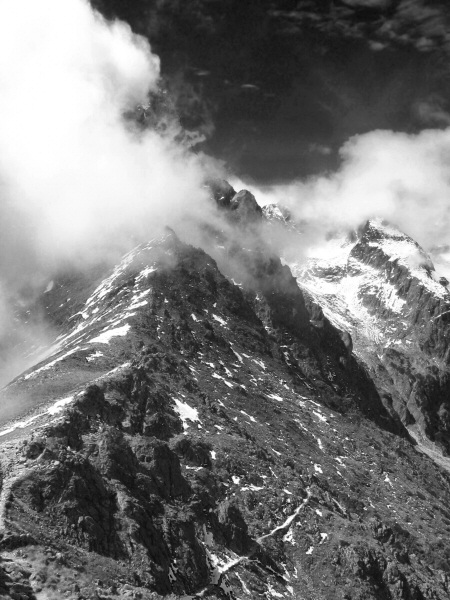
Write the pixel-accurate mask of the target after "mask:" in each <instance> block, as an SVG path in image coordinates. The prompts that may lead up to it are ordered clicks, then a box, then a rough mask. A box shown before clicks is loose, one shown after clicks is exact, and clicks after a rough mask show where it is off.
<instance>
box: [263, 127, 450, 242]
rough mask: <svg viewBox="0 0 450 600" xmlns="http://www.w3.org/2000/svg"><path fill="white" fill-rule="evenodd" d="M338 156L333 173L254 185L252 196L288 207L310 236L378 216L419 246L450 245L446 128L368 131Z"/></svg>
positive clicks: (449, 139) (449, 146) (449, 136)
mask: <svg viewBox="0 0 450 600" xmlns="http://www.w3.org/2000/svg"><path fill="white" fill-rule="evenodd" d="M341 158H342V164H341V167H340V169H339V170H338V171H337V172H334V173H329V174H326V175H322V176H319V177H314V178H310V179H309V180H306V181H296V182H292V183H288V184H285V185H280V186H275V187H272V188H265V189H262V190H257V189H256V190H255V194H256V197H257V198H262V202H263V203H269V202H279V203H280V204H283V205H285V206H287V207H288V208H290V209H291V210H292V211H293V213H294V214H295V216H296V218H297V219H300V220H304V221H306V222H307V223H308V224H309V228H310V230H311V232H313V231H314V232H315V233H316V234H317V235H319V234H323V235H325V234H326V233H328V232H329V231H332V230H336V229H346V228H347V229H353V228H356V227H358V226H359V225H361V224H362V223H363V222H364V221H365V220H367V219H369V218H372V217H380V218H383V219H386V220H388V221H390V222H392V223H394V224H396V225H397V226H398V227H400V228H401V229H402V230H403V231H405V232H406V233H408V234H409V235H411V236H412V237H413V238H414V239H415V240H416V241H418V242H419V243H420V244H422V245H423V246H425V247H426V248H431V247H433V246H435V245H438V244H450V129H446V130H424V131H422V132H421V133H419V134H417V135H408V134H405V133H396V132H392V131H381V130H380V131H373V132H370V133H367V134H364V135H359V136H355V137H353V138H351V139H350V140H349V141H348V142H347V143H346V144H345V145H344V146H343V148H342V149H341ZM307 237H308V236H307Z"/></svg>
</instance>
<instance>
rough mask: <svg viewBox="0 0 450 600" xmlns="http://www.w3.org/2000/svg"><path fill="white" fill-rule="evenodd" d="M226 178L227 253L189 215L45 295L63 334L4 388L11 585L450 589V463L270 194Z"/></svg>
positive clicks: (12, 591)
mask: <svg viewBox="0 0 450 600" xmlns="http://www.w3.org/2000/svg"><path fill="white" fill-rule="evenodd" d="M214 196H215V199H216V202H217V203H218V206H219V210H220V211H222V215H223V228H222V229H212V228H205V229H204V236H205V243H204V244H203V246H204V247H205V248H208V253H206V252H205V251H204V250H200V249H198V248H195V247H193V246H190V245H188V244H186V243H183V242H182V241H180V239H179V238H178V237H177V235H176V234H175V233H174V232H172V231H168V232H166V233H165V234H164V235H163V236H161V237H160V238H158V239H155V240H152V241H151V242H149V243H148V244H144V245H141V246H138V247H137V248H135V249H134V250H133V251H131V252H130V253H129V254H127V255H126V256H125V257H124V258H123V259H122V261H121V262H120V264H118V265H117V266H116V268H115V269H114V270H113V271H112V272H110V273H107V274H105V275H104V276H103V275H99V272H96V273H95V274H92V277H89V276H86V275H85V276H84V277H78V276H75V275H73V274H72V275H70V276H69V275H67V274H65V275H64V276H61V277H59V278H56V279H55V280H54V281H53V284H52V285H51V286H48V291H47V292H46V293H45V295H44V296H43V298H42V299H41V304H42V306H44V307H47V310H48V313H49V316H51V317H52V318H53V321H54V324H55V325H56V326H59V327H60V331H61V335H60V337H59V339H58V340H57V341H56V342H55V345H54V347H53V348H52V349H51V350H49V353H48V356H47V358H46V359H45V360H43V361H42V362H40V363H38V364H36V365H35V366H34V367H33V368H32V369H30V370H28V371H27V372H25V373H23V374H22V375H21V376H20V377H18V378H16V379H15V380H14V381H13V382H11V383H10V384H9V385H8V386H7V387H6V388H4V389H3V390H2V392H1V398H0V403H1V404H0V406H1V409H2V414H3V415H6V417H4V421H5V418H9V419H10V421H9V422H8V423H5V422H4V423H3V427H2V428H1V429H0V440H1V442H0V463H1V475H2V487H1V492H0V527H1V540H0V547H1V550H2V562H1V564H0V597H5V598H14V599H21V600H24V599H42V600H43V599H49V598H58V599H60V598H73V599H77V600H81V599H83V598H84V599H94V598H102V599H105V600H106V599H107V598H148V599H151V598H153V599H157V598H172V599H174V598H184V599H188V598H191V599H193V598H210V599H219V598H234V599H238V598H239V599H241V598H249V599H252V598H268V599H270V598H272V599H275V598H297V599H305V600H316V599H321V600H325V599H326V600H328V599H334V598H336V599H338V598H339V599H344V598H345V599H357V598H358V599H361V600H362V599H372V598H374V599H375V598H376V599H391V598H403V599H405V600H406V599H417V600H419V599H423V598H427V599H432V598H433V599H442V600H444V599H447V598H449V595H450V568H449V558H450V542H449V535H448V534H449V532H450V511H449V503H450V475H449V473H448V472H446V471H445V470H444V469H442V468H441V467H439V466H438V465H437V464H436V463H435V462H433V461H432V460H431V459H430V458H429V457H427V456H425V455H423V454H422V453H420V452H418V450H417V449H416V447H415V445H414V443H413V441H412V439H411V438H410V437H409V435H408V432H407V430H406V428H405V426H404V424H402V422H401V421H400V418H399V415H400V417H402V414H400V411H396V410H394V409H393V408H392V407H390V406H389V404H388V403H386V398H385V397H384V396H383V394H384V389H383V390H382V394H381V396H380V393H379V391H377V387H376V386H379V380H378V379H376V378H374V379H373V380H372V379H371V378H370V377H369V375H368V373H367V372H366V369H365V368H364V366H362V365H361V356H360V354H359V351H358V352H357V355H356V356H355V354H354V353H352V346H351V339H350V337H349V336H348V334H346V333H345V332H343V331H341V330H342V329H343V327H341V326H339V329H338V328H336V327H335V326H334V325H333V324H332V323H331V320H330V318H329V317H333V315H334V314H335V313H334V312H333V311H332V310H331V308H329V307H330V306H331V304H330V305H325V304H324V311H322V309H321V308H320V307H319V306H318V305H317V304H316V303H315V302H314V301H313V300H312V299H311V297H310V296H308V295H307V294H304V293H303V292H302V291H301V289H300V288H299V286H298V285H297V283H296V280H295V278H294V277H293V275H292V273H291V271H290V269H289V268H288V267H287V266H283V265H282V263H281V261H280V259H279V258H278V257H276V256H274V255H273V253H272V252H271V251H270V249H269V248H268V247H267V246H266V244H265V242H264V238H263V237H262V236H261V235H260V229H259V227H260V225H261V223H262V222H263V214H262V211H261V209H259V207H258V206H257V204H256V202H255V200H254V198H253V197H252V196H251V194H249V193H248V192H240V193H239V194H234V191H233V190H232V189H231V188H230V187H229V186H228V187H227V186H218V187H217V188H216V189H215V194H214ZM376 235H377V234H376V231H375V230H373V229H371V227H369V228H368V229H367V230H366V232H365V233H364V234H363V238H364V236H365V238H364V239H366V238H367V241H366V242H364V243H366V244H370V243H375V240H377V239H378V238H377V237H376ZM363 238H362V239H363ZM369 238H370V239H369ZM370 240H372V241H370ZM361 243H363V242H361ZM354 248H356V245H355V246H354ZM352 251H354V249H353V250H352ZM356 252H357V251H356ZM212 255H214V258H212ZM380 260H381V258H380ZM321 276H322V275H321V274H319V275H317V277H316V279H317V280H319V279H320V277H321ZM311 281H315V279H314V278H313V276H312V275H311ZM317 285H318V284H317ZM430 285H431V284H430ZM435 285H436V286H441V287H442V290H443V292H442V294H443V299H442V302H444V301H445V297H446V296H445V294H446V293H447V292H446V290H445V289H444V287H443V286H442V284H441V283H438V282H435ZM311 286H312V283H311ZM405 293H406V292H405ZM411 293H414V290H411ZM423 294H424V293H423V292H422V294H421V296H420V297H422V296H423ZM430 294H431V292H430ZM318 297H319V294H318ZM433 297H434V296H433ZM319 299H320V300H321V301H322V300H323V295H320V298H319ZM424 301H425V298H424ZM375 305H376V302H375V300H374V306H375ZM58 309H59V312H58ZM419 310H420V309H419V308H417V311H419ZM421 310H425V308H422V309H421ZM339 314H340V313H339ZM69 315H70V316H69ZM336 318H337V317H336ZM347 329H348V328H347ZM436 335H437V334H436ZM429 337H430V336H428V338H427V339H429ZM424 339H425V338H423V339H422V338H421V340H422V341H421V340H419V339H418V340H417V345H418V347H419V344H420V343H422V345H424V344H425V342H424V341H423V340H424ZM434 339H435V338H433V340H434ZM439 339H440V338H439ZM439 339H438V338H436V340H437V341H436V344H438V343H440V342H439ZM405 343H406V342H405ZM441 347H442V351H441V350H440V351H439V352H441V354H442V358H440V359H439V360H441V361H442V364H444V362H445V360H446V353H445V351H444V349H443V345H442V346H439V348H441ZM421 352H422V354H421V359H420V360H422V361H423V365H424V366H422V367H421V368H423V369H425V368H426V365H427V360H428V358H427V357H428V356H431V355H432V348H431V346H430V347H429V348H428V349H426V348H423V349H422V351H421ZM417 355H418V356H419V352H418V351H417ZM439 356H440V354H439ZM430 360H431V358H430ZM417 361H418V362H417V369H419V366H420V365H422V363H420V364H419V358H417ZM392 386H394V383H393V384H392ZM380 389H381V388H380ZM399 398H400V396H399ZM395 401H398V402H400V399H397V398H396V399H395ZM393 406H394V403H393Z"/></svg>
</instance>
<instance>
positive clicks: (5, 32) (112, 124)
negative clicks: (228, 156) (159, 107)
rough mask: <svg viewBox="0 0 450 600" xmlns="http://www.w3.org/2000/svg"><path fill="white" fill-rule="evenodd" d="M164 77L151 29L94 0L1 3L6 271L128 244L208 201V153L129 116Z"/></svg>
mask: <svg viewBox="0 0 450 600" xmlns="http://www.w3.org/2000/svg"><path fill="white" fill-rule="evenodd" d="M158 80H159V59H158V57H157V56H155V55H154V54H152V52H151V49H150V46H149V45H148V43H147V42H146V40H144V38H141V37H139V36H137V35H134V34H133V33H132V32H131V30H130V28H129V27H128V26H127V25H125V24H124V23H121V22H115V23H107V22H106V21H105V20H104V19H103V18H102V17H100V15H98V14H97V13H95V12H93V10H92V9H91V7H90V6H89V4H88V3H87V2H86V1H85V0H64V1H63V2H62V1H61V0H40V1H39V2H36V1H35V0H20V1H19V2H13V1H12V0H11V1H3V2H1V3H0V228H1V229H0V237H1V242H0V244H1V247H0V275H1V277H2V279H3V280H5V279H6V280H8V279H14V280H15V279H16V278H17V270H18V269H17V266H18V265H20V270H21V271H22V272H24V275H25V276H27V277H30V276H31V274H32V273H35V272H41V271H42V269H43V268H44V266H45V265H50V264H54V263H58V262H60V261H63V260H66V259H71V260H73V259H74V258H75V257H77V258H78V259H80V260H82V261H83V260H89V259H90V258H91V257H92V255H94V256H95V254H96V253H98V252H100V253H101V252H104V251H105V249H111V248H112V247H114V246H118V248H119V249H122V250H123V249H124V247H125V248H126V245H127V243H129V238H130V236H133V237H134V238H135V239H139V238H141V237H145V236H147V235H148V234H149V233H151V232H152V230H153V229H155V228H156V226H157V225H158V224H160V223H162V222H164V223H168V224H174V223H176V222H177V220H178V219H180V218H181V219H182V218H183V213H184V212H186V207H187V205H188V204H189V212H190V213H192V212H195V210H196V208H198V209H199V210H200V209H203V208H204V207H203V206H202V202H203V200H204V195H203V194H204V193H203V192H202V180H203V176H204V175H203V168H202V165H201V163H200V160H199V159H197V158H195V157H194V156H193V155H189V154H187V153H186V152H185V151H184V150H183V149H182V148H180V147H179V146H177V145H176V144H175V143H174V142H173V140H172V139H170V138H169V137H168V136H165V137H163V136H162V135H160V134H158V133H157V132H156V131H150V130H146V131H143V130H142V129H141V130H138V129H137V128H136V126H134V125H133V124H132V122H131V120H130V119H128V120H127V119H126V118H124V114H125V113H126V112H127V111H128V112H129V111H132V110H133V109H134V108H135V107H136V106H137V105H140V104H142V105H145V104H146V103H147V102H148V94H149V92H152V91H155V90H156V89H157V86H158ZM121 246H122V248H121ZM44 270H45V269H44Z"/></svg>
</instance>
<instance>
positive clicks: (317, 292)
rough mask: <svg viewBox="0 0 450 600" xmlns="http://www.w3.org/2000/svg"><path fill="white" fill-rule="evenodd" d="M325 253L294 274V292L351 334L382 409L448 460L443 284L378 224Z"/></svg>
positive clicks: (423, 259)
mask: <svg viewBox="0 0 450 600" xmlns="http://www.w3.org/2000/svg"><path fill="white" fill-rule="evenodd" d="M330 250H331V252H330V255H329V256H328V257H327V258H324V259H320V260H313V261H311V263H309V264H308V265H307V266H304V265H303V266H298V265H297V266H295V267H294V271H295V273H296V275H297V277H298V281H299V282H300V285H301V286H302V287H304V289H306V290H307V291H308V292H309V293H311V295H312V296H313V297H314V298H315V300H316V301H317V302H318V303H320V304H321V305H322V308H323V310H324V312H325V314H326V315H327V316H328V317H329V318H330V319H331V320H332V321H333V323H335V324H336V325H337V326H338V327H340V328H341V329H343V330H345V331H348V332H349V333H350V334H351V336H352V338H353V344H354V351H355V353H356V355H357V356H358V357H359V358H360V360H361V361H362V362H363V363H365V364H366V365H367V367H368V368H369V370H370V375H371V377H372V378H373V380H374V382H375V383H376V386H377V389H378V390H379V392H380V395H381V397H382V399H383V403H384V405H385V406H386V408H387V409H388V410H389V411H390V412H391V413H396V414H397V415H399V416H400V418H401V420H402V422H403V423H404V425H405V426H407V427H408V428H409V430H410V432H411V433H412V434H413V435H414V436H415V437H417V438H418V439H419V440H421V441H425V440H426V439H427V438H428V439H429V440H431V441H432V442H434V443H435V444H436V445H437V446H438V447H439V448H440V450H441V451H443V452H444V453H448V452H449V450H450V436H449V433H450V430H449V424H450V422H449V412H448V411H449V401H448V397H449V391H450V388H449V385H450V383H449V342H450V329H449V323H450V321H449V319H450V312H449V311H450V294H449V291H448V288H447V286H448V281H447V280H446V279H445V278H443V277H439V276H438V275H437V274H436V271H435V269H434V266H433V263H432V261H431V259H430V257H429V256H428V255H427V254H426V253H425V252H424V250H423V249H421V248H420V246H419V245H418V244H417V243H416V242H414V241H413V240H412V239H411V238H409V237H408V236H407V235H405V234H403V233H401V232H400V231H398V230H396V229H395V228H393V227H391V226H387V225H385V224H382V223H380V222H369V223H367V224H366V226H365V227H364V228H363V229H362V230H361V232H360V233H359V234H358V236H357V239H356V241H352V242H350V241H348V240H347V241H342V243H334V248H333V249H331V248H330Z"/></svg>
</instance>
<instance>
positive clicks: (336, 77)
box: [92, 0, 450, 183]
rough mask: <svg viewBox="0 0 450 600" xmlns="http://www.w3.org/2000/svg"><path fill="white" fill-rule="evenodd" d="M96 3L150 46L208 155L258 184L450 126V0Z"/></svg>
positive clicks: (308, 171) (301, 173) (112, 0)
mask: <svg viewBox="0 0 450 600" xmlns="http://www.w3.org/2000/svg"><path fill="white" fill-rule="evenodd" d="M92 2H93V4H94V5H95V6H96V7H98V8H100V9H101V10H102V11H103V12H104V14H106V15H107V16H108V17H111V16H119V17H120V18H122V19H125V20H127V21H128V22H129V23H130V24H131V26H132V27H133V29H134V30H135V31H137V32H139V33H143V34H144V35H146V36H147V37H148V38H149V39H150V42H151V43H152V47H153V49H154V51H156V52H157V53H158V54H159V55H160V56H161V59H162V70H163V74H164V76H165V79H166V85H167V89H168V90H169V93H170V94H171V97H172V98H173V101H174V102H175V106H176V110H177V113H178V114H179V116H180V118H181V121H182V123H183V125H184V126H185V127H186V128H188V129H192V130H195V131H198V132H200V133H201V134H202V135H204V136H205V142H204V143H203V145H202V148H203V149H205V150H206V151H208V152H210V153H212V154H214V155H215V156H217V157H219V158H222V159H224V160H225V161H226V163H227V165H229V167H230V168H231V169H232V170H234V171H235V172H237V173H239V174H241V175H243V176H250V177H252V178H254V179H255V180H257V181H258V182H261V183H262V182H265V183H268V182H275V181H281V180H287V179H292V178H295V177H299V176H305V175H309V174H312V173H317V172H322V171H323V170H326V169H329V168H334V167H335V166H336V164H337V161H338V155H337V150H338V149H339V147H340V146H341V145H342V143H343V142H344V141H345V140H346V139H348V138H349V137H350V136H352V135H355V134H357V133H364V132H367V131H371V130H374V129H380V128H382V129H392V130H396V131H407V132H416V131H419V130H421V129H424V128H428V127H445V126H447V125H448V124H449V123H450V106H449V101H448V98H449V97H450V95H449V91H450V69H449V67H448V65H449V58H450V57H449V54H450V26H449V24H450V9H449V8H447V5H446V2H445V1H426V0H397V1H394V0H392V1H391V0H345V1H344V0H342V1H340V0H298V1H295V0H284V1H278V2H277V1H270V0H190V1H188V2H187V1H186V0H159V1H158V2H156V0H134V1H133V2H131V1H128V2H127V1H125V0H92Z"/></svg>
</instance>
